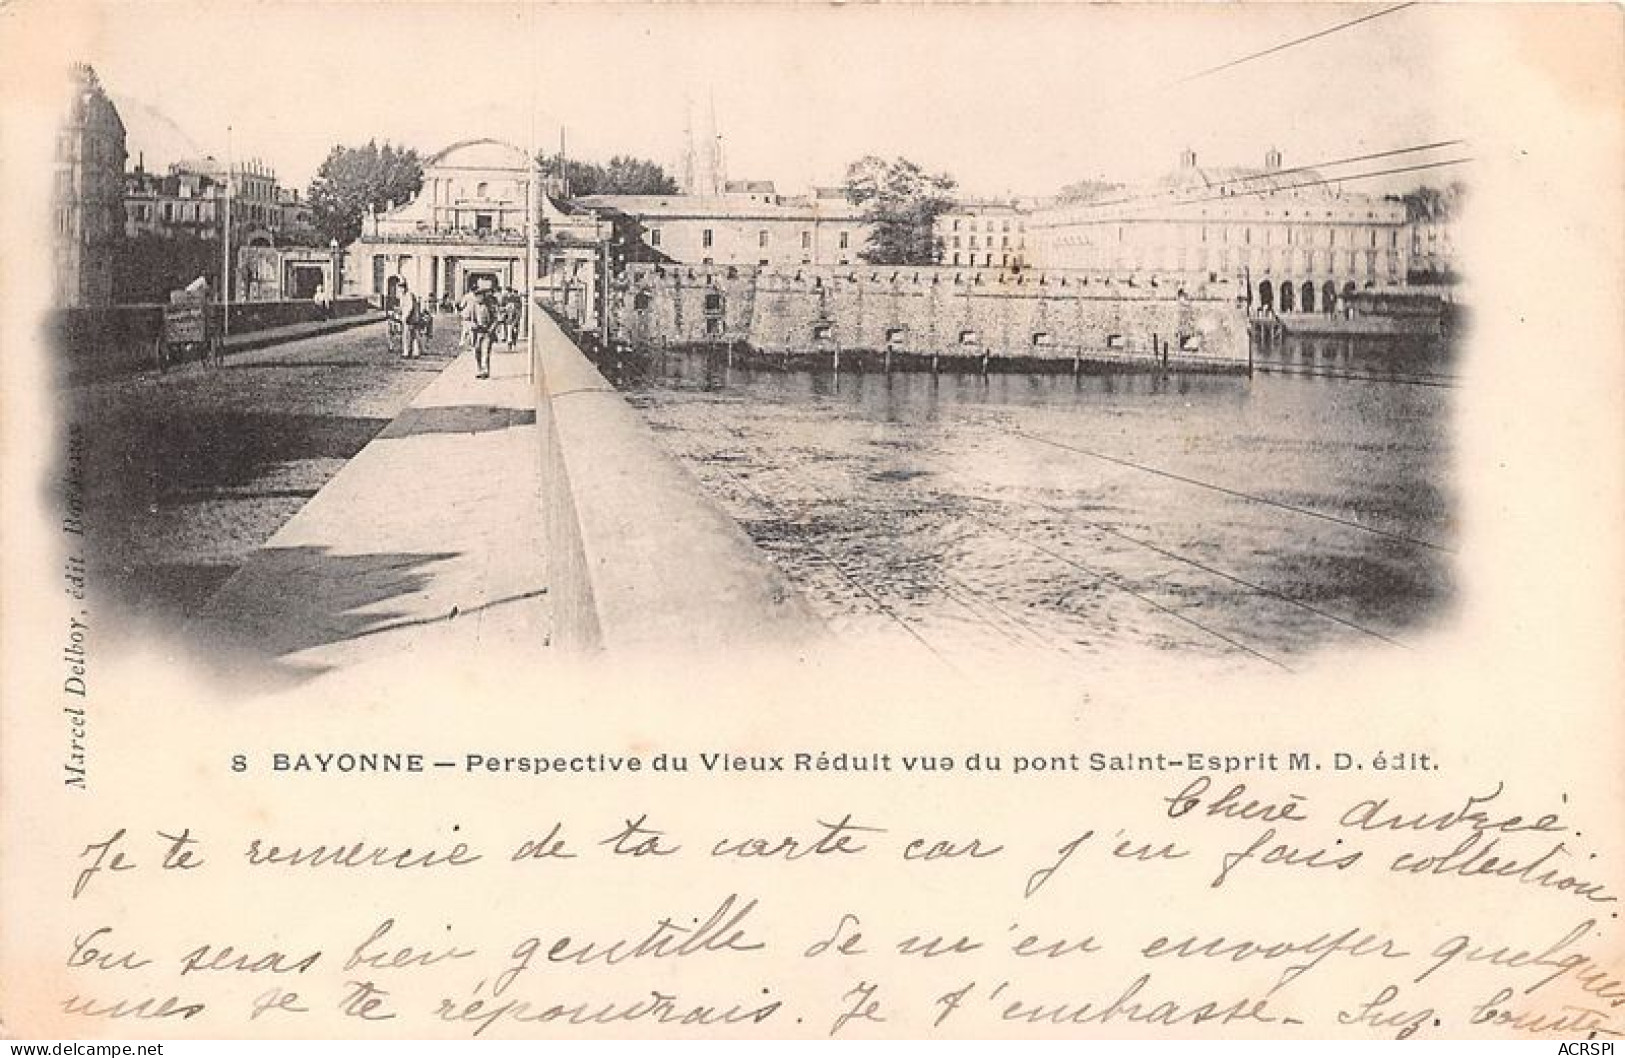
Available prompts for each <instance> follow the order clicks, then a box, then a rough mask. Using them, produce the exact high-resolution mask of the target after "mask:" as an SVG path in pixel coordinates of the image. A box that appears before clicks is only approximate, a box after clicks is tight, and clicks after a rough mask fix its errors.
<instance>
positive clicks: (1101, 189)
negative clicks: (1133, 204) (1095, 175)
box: [1055, 180, 1123, 203]
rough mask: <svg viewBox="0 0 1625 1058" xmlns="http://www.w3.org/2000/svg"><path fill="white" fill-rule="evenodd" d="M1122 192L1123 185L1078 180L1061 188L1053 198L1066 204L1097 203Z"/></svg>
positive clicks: (1101, 181)
mask: <svg viewBox="0 0 1625 1058" xmlns="http://www.w3.org/2000/svg"><path fill="white" fill-rule="evenodd" d="M1122 191H1123V185H1121V184H1114V183H1111V182H1110V181H1107V180H1079V181H1077V182H1076V183H1072V184H1067V185H1066V186H1065V187H1063V188H1061V190H1060V191H1059V192H1058V193H1057V194H1056V196H1055V197H1056V198H1057V199H1058V200H1059V201H1061V202H1066V203H1075V202H1098V201H1100V200H1101V199H1105V198H1114V197H1116V196H1117V195H1119V194H1121V193H1122Z"/></svg>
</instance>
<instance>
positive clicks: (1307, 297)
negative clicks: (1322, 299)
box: [1299, 280, 1315, 312]
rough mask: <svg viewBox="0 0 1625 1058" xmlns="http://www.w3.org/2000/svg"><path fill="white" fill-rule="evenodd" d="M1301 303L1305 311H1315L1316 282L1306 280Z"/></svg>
mask: <svg viewBox="0 0 1625 1058" xmlns="http://www.w3.org/2000/svg"><path fill="white" fill-rule="evenodd" d="M1299 304H1300V306H1301V307H1302V308H1303V311H1305V312H1313V311H1315V284H1313V283H1311V282H1309V281H1308V280H1304V284H1303V297H1302V299H1301V300H1300V301H1299Z"/></svg>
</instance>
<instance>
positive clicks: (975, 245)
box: [934, 199, 1030, 271]
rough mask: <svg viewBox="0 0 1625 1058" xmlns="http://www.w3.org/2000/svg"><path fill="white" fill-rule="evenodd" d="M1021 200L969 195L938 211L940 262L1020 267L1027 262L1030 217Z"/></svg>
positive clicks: (1010, 267) (976, 265)
mask: <svg viewBox="0 0 1625 1058" xmlns="http://www.w3.org/2000/svg"><path fill="white" fill-rule="evenodd" d="M1029 212H1030V210H1029V209H1027V208H1024V207H1023V206H1022V205H1021V204H1020V203H1017V202H1012V201H1006V200H998V199H967V200H965V201H962V202H958V203H956V204H955V205H954V207H953V208H952V209H950V210H947V211H945V212H943V213H941V214H938V216H937V220H936V225H935V231H934V234H935V236H936V244H937V263H938V264H943V265H959V266H963V267H967V268H1007V269H1011V270H1016V271H1019V270H1020V269H1021V268H1023V267H1025V266H1026V265H1027V263H1028V253H1027V217H1028V214H1029Z"/></svg>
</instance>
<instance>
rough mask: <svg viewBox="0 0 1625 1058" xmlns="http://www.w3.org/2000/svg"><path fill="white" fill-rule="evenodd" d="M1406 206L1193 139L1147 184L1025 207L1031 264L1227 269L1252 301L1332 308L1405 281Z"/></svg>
mask: <svg viewBox="0 0 1625 1058" xmlns="http://www.w3.org/2000/svg"><path fill="white" fill-rule="evenodd" d="M1405 224H1406V216H1405V207H1404V205H1403V203H1398V202H1389V201H1386V200H1384V199H1381V198H1377V197H1374V196H1371V195H1364V194H1358V193H1351V192H1347V191H1344V190H1342V188H1341V187H1340V186H1339V185H1338V184H1337V182H1336V181H1328V180H1326V179H1325V178H1324V177H1323V176H1321V174H1319V173H1318V172H1316V171H1315V170H1313V169H1309V168H1283V167H1282V165H1281V154H1280V152H1279V151H1274V150H1272V151H1270V152H1268V154H1266V155H1265V159H1264V166H1263V168H1261V169H1250V168H1240V167H1227V168H1217V169H1215V168H1204V167H1202V166H1199V165H1197V161H1196V154H1195V152H1194V151H1186V152H1185V153H1184V154H1183V155H1182V156H1181V158H1180V164H1179V168H1177V169H1175V170H1174V171H1173V172H1170V173H1167V174H1165V175H1164V176H1163V177H1161V178H1160V179H1158V180H1156V181H1154V182H1152V183H1151V184H1149V185H1145V186H1141V187H1129V188H1119V189H1115V190H1113V191H1108V192H1104V193H1103V194H1102V195H1101V196H1100V197H1097V198H1095V199H1094V200H1092V201H1086V202H1074V203H1064V204H1059V205H1056V206H1053V207H1051V208H1048V209H1044V210H1040V211H1037V212H1035V213H1034V214H1033V215H1032V216H1031V217H1029V218H1028V219H1027V222H1026V226H1027V230H1028V241H1029V245H1030V247H1031V257H1032V265H1033V267H1036V268H1060V269H1082V270H1087V271H1092V272H1101V273H1106V274H1114V273H1115V274H1119V275H1124V274H1127V275H1133V274H1140V273H1151V274H1153V275H1158V274H1163V275H1169V276H1170V277H1175V278H1177V277H1181V276H1190V277H1192V278H1193V279H1217V278H1220V277H1224V278H1229V279H1233V280H1236V281H1237V282H1238V289H1241V290H1245V291H1246V292H1247V300H1248V302H1249V304H1250V306H1251V307H1252V309H1253V310H1254V311H1255V312H1332V311H1335V310H1336V309H1337V308H1338V307H1339V306H1340V304H1341V303H1342V301H1343V300H1344V299H1345V298H1347V297H1349V296H1351V295H1353V294H1354V293H1355V292H1356V291H1359V290H1370V289H1381V288H1384V287H1390V286H1400V285H1402V284H1403V283H1404V281H1405V275H1406V271H1407V262H1406V255H1407V253H1408V250H1409V246H1408V240H1407V238H1406V237H1405Z"/></svg>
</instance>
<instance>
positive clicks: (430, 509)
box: [187, 319, 552, 686]
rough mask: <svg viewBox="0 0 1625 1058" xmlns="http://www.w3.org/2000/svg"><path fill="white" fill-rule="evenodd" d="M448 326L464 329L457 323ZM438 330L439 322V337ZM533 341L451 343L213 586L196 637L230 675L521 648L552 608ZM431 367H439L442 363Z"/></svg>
mask: <svg viewBox="0 0 1625 1058" xmlns="http://www.w3.org/2000/svg"><path fill="white" fill-rule="evenodd" d="M441 325H442V327H443V329H444V330H445V331H446V332H450V334H451V336H452V337H451V338H450V341H455V337H454V335H455V331H454V328H455V322H454V321H452V320H450V319H442V321H441ZM442 341H445V339H442V338H440V337H439V336H437V339H436V344H437V345H440V343H441V342H442ZM529 362H530V358H529V354H528V351H527V350H526V349H525V347H524V346H523V345H521V346H520V347H519V349H517V350H516V351H514V352H508V351H506V350H501V349H499V351H498V352H497V353H496V355H495V356H494V357H493V366H492V373H491V375H492V377H491V378H490V379H477V378H475V372H474V365H473V359H472V354H471V353H470V352H467V351H464V352H461V353H459V354H458V355H456V357H455V358H454V359H452V360H451V361H450V362H449V363H444V361H442V363H444V368H443V370H441V371H440V373H439V375H438V376H436V377H435V378H434V380H433V381H432V382H430V383H429V384H428V385H427V386H426V387H425V388H424V389H423V390H422V391H421V392H420V393H419V394H418V395H417V396H416V398H415V399H413V400H412V401H411V403H410V404H409V405H407V407H406V408H405V409H404V410H403V411H402V412H401V413H400V415H399V416H398V417H396V418H395V419H394V421H392V422H391V423H390V424H389V425H388V426H387V427H385V428H384V429H383V430H382V432H380V433H379V434H378V435H377V436H376V437H375V438H374V439H373V440H372V441H371V442H370V443H369V444H367V445H366V446H365V447H364V448H362V449H361V450H360V451H359V452H358V453H356V455H355V456H354V458H352V459H351V460H350V461H349V462H348V463H346V464H345V465H344V467H343V469H342V470H340V471H339V472H338V473H337V474H336V475H335V476H334V477H333V478H332V480H331V481H329V482H328V483H327V484H326V485H325V486H323V487H322V488H321V490H320V491H319V492H317V493H316V495H315V496H314V497H313V498H311V499H310V501H309V502H308V503H306V504H305V505H304V506H303V507H302V508H300V509H299V511H298V513H297V514H295V515H294V516H293V517H292V518H291V519H290V520H289V521H288V522H287V523H286V524H285V525H283V526H282V528H281V529H280V530H278V531H277V532H276V534H275V535H274V536H272V537H271V539H270V540H269V541H268V542H266V544H265V546H264V547H262V548H260V549H259V550H257V551H255V552H254V553H252V554H251V555H249V556H248V557H247V559H246V561H245V562H244V563H243V564H242V566H241V567H240V568H239V569H238V570H237V571H236V572H235V573H234V574H233V575H232V576H231V577H230V578H229V579H227V580H226V581H225V583H224V584H223V585H222V586H221V587H220V589H219V590H218V591H217V592H215V593H214V594H213V595H212V596H211V597H210V599H209V600H208V602H207V604H206V605H205V606H204V607H203V609H202V612H201V614H199V615H198V616H197V617H196V618H195V619H194V620H193V621H192V622H191V627H190V629H189V632H190V635H189V636H188V637H187V638H189V639H193V640H194V641H196V642H198V643H199V644H200V645H204V646H206V647H207V656H208V657H209V658H210V659H211V660H212V661H213V662H214V663H215V665H216V666H217V667H222V666H223V667H224V668H225V669H226V670H228V671H227V672H226V675H228V676H229V677H230V678H231V680H232V682H234V683H237V682H243V681H251V682H263V683H266V684H269V685H272V686H274V685H277V684H286V683H289V682H295V681H298V680H302V679H305V678H309V677H311V676H314V675H317V674H319V673H322V672H324V671H328V670H333V669H338V668H344V667H349V666H352V665H356V664H359V663H362V662H372V663H378V662H379V661H380V659H383V660H384V661H386V662H388V661H390V660H391V659H394V660H399V661H405V660H407V659H405V658H402V656H401V655H403V654H404V655H428V654H432V653H436V652H440V651H457V652H460V653H461V654H463V655H465V660H466V656H467V655H469V654H476V655H479V656H480V657H489V658H493V659H494V658H502V659H504V661H505V662H511V661H515V660H518V659H519V658H520V657H521V656H523V655H524V654H525V653H527V652H531V651H535V650H537V649H541V648H545V647H546V646H547V644H548V643H549V640H550V637H551V620H552V614H551V610H550V606H549V599H548V595H547V563H546V559H545V547H544V542H543V527H542V514H541V506H540V502H539V496H540V470H541V452H540V445H539V442H538V436H537V426H536V413H535V402H534V396H533V394H534V390H533V386H532V383H531V381H530V378H529V373H530V369H529ZM437 366H438V365H437Z"/></svg>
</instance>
